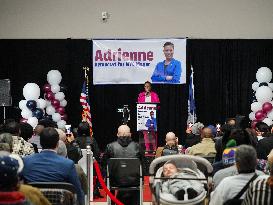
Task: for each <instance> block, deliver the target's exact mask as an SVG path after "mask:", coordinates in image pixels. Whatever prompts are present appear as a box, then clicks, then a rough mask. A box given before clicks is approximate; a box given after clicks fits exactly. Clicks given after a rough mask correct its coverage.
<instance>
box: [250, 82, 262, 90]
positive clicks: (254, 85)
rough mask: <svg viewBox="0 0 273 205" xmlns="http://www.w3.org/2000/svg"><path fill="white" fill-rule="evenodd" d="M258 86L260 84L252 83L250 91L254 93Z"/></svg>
mask: <svg viewBox="0 0 273 205" xmlns="http://www.w3.org/2000/svg"><path fill="white" fill-rule="evenodd" d="M259 85H260V83H258V82H254V83H252V90H254V91H256V90H257V89H258V87H259Z"/></svg>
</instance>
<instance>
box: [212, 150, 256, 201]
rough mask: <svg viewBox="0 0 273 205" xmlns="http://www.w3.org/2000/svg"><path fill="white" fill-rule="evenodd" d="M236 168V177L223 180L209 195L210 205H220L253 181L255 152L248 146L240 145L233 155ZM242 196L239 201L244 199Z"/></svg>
mask: <svg viewBox="0 0 273 205" xmlns="http://www.w3.org/2000/svg"><path fill="white" fill-rule="evenodd" d="M235 162H236V168H237V170H238V173H239V174H238V175H235V176H229V177H226V178H224V179H223V180H222V181H221V182H220V184H219V185H218V186H217V187H216V189H215V190H214V191H213V192H212V193H211V200H210V203H209V204H210V205H214V204H215V205H222V204H224V203H225V202H228V201H229V200H232V199H234V197H235V196H236V195H237V194H238V193H239V192H240V191H241V190H242V189H243V187H244V186H245V185H246V184H247V183H248V182H249V181H250V180H254V178H253V177H254V175H255V176H257V175H256V173H255V168H256V164H257V154H256V150H255V149H254V148H253V147H252V146H249V145H240V146H238V147H237V150H236V153H235ZM244 197H245V194H243V195H242V196H241V197H240V199H244Z"/></svg>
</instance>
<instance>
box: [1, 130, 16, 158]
mask: <svg viewBox="0 0 273 205" xmlns="http://www.w3.org/2000/svg"><path fill="white" fill-rule="evenodd" d="M12 146H13V139H12V135H11V134H10V133H2V134H0V151H6V152H9V153H12Z"/></svg>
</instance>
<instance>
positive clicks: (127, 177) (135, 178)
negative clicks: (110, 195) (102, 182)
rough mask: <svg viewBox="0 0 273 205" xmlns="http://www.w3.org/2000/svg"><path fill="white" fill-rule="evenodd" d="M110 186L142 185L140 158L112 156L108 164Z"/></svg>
mask: <svg viewBox="0 0 273 205" xmlns="http://www.w3.org/2000/svg"><path fill="white" fill-rule="evenodd" d="M107 177H109V181H110V187H134V186H139V185H140V178H141V177H142V168H141V163H140V160H139V159H138V158H110V159H109V161H108V164H107Z"/></svg>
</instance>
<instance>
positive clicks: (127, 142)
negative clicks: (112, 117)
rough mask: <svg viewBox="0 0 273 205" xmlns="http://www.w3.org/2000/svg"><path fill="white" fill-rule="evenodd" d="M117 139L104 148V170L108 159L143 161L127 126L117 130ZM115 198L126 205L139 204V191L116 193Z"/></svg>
mask: <svg viewBox="0 0 273 205" xmlns="http://www.w3.org/2000/svg"><path fill="white" fill-rule="evenodd" d="M117 137H118V139H117V141H115V142H112V143H110V144H108V145H107V146H106V150H105V152H104V155H103V159H102V163H103V167H104V170H106V165H107V162H108V160H109V159H110V158H139V159H140V161H142V159H143V153H142V152H141V150H140V148H139V144H138V143H136V142H133V141H132V138H131V132H130V128H129V127H128V126H127V125H121V126H120V127H119V128H118V133H117ZM117 198H118V199H119V200H120V201H121V202H122V203H124V204H126V205H130V204H132V205H135V204H139V191H118V194H117Z"/></svg>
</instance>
